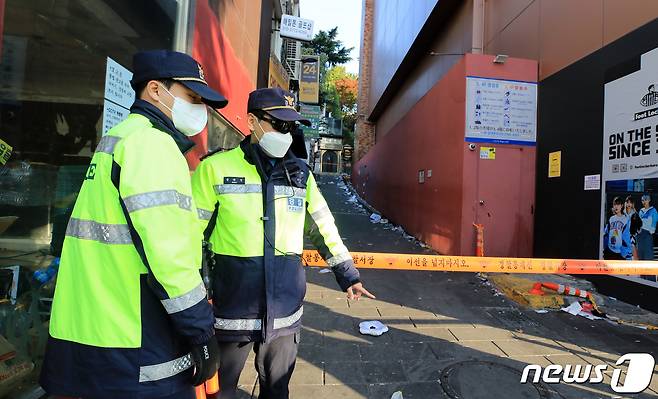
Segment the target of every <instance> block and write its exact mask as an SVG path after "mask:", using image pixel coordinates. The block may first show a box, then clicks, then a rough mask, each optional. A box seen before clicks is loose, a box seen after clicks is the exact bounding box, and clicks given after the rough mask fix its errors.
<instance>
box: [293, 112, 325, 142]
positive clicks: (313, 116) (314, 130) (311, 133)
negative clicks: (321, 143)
mask: <svg viewBox="0 0 658 399" xmlns="http://www.w3.org/2000/svg"><path fill="white" fill-rule="evenodd" d="M299 113H300V114H301V115H302V116H303V117H304V118H306V119H308V120H309V121H311V126H308V127H307V126H304V125H301V128H302V130H303V131H304V136H305V137H307V138H309V137H314V138H317V137H320V116H321V115H322V110H321V109H320V106H319V105H307V104H300V106H299Z"/></svg>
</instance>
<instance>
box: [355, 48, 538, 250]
mask: <svg viewBox="0 0 658 399" xmlns="http://www.w3.org/2000/svg"><path fill="white" fill-rule="evenodd" d="M492 60H493V57H492V56H486V55H474V54H467V55H466V56H465V57H463V58H462V59H461V60H460V61H459V62H458V63H457V64H456V65H455V66H454V67H453V68H452V69H451V70H450V71H449V72H448V73H447V74H446V75H445V76H444V77H443V78H442V79H441V80H440V81H439V82H438V83H437V84H436V85H435V86H434V87H433V88H432V89H431V90H429V91H428V92H427V94H425V96H424V97H423V98H422V99H421V100H420V101H419V102H418V103H416V104H415V105H414V106H413V107H412V108H411V110H410V111H409V112H408V113H407V114H406V115H405V116H404V117H403V118H402V119H401V120H400V121H399V122H398V123H397V124H396V125H395V126H394V127H393V129H392V130H391V131H390V132H389V133H388V134H385V135H383V137H382V136H379V137H382V139H381V140H380V141H379V142H377V143H376V145H375V146H374V147H373V148H372V150H370V152H368V153H367V154H366V155H365V156H364V157H363V158H362V159H361V160H360V161H359V162H358V163H357V164H356V165H355V167H354V168H353V175H352V179H353V182H354V185H355V187H356V188H357V190H358V191H359V193H360V194H361V195H362V196H363V197H364V198H365V199H366V200H367V201H369V202H370V203H371V204H372V205H373V206H374V207H375V208H377V209H379V210H380V211H381V212H382V213H383V214H384V215H385V216H386V217H387V218H388V219H390V220H391V221H392V222H394V223H398V224H401V225H402V226H403V227H404V228H405V230H407V231H408V232H409V233H411V234H413V235H415V236H416V237H418V238H420V239H421V240H423V241H425V242H426V243H428V244H429V245H431V246H432V247H433V248H434V249H435V250H437V251H438V252H439V253H443V254H463V255H472V254H474V252H475V235H474V229H473V226H472V223H474V222H477V221H478V211H480V214H481V210H480V209H478V207H479V202H478V201H479V199H478V198H479V197H480V196H482V195H483V194H487V195H486V198H487V200H488V203H487V206H488V207H490V208H491V209H494V208H495V209H505V204H501V203H498V202H499V201H500V199H503V197H504V196H497V195H496V193H495V192H493V193H491V192H487V193H483V192H482V191H480V192H478V184H477V181H478V160H479V156H477V155H479V151H469V149H468V144H469V143H466V142H465V141H464V129H465V101H466V98H465V94H466V76H468V75H473V76H482V77H491V78H499V79H515V80H525V81H536V80H537V63H536V62H535V61H529V60H517V59H508V60H507V62H506V63H505V64H504V65H500V64H493V63H492ZM485 146H486V145H485ZM490 146H494V145H490ZM495 147H514V148H516V149H517V150H518V151H520V152H521V155H520V157H518V158H517V161H518V160H519V159H520V162H516V163H515V164H513V165H509V166H508V167H507V166H505V167H503V168H502V169H503V170H506V168H507V169H509V170H513V171H515V172H518V173H519V177H518V178H515V179H514V181H512V182H511V183H510V184H511V185H512V186H515V187H518V188H519V193H520V194H519V196H520V197H521V199H520V200H519V203H523V204H524V207H526V208H527V212H525V213H527V214H528V215H525V216H518V215H517V214H519V213H523V212H521V211H520V210H519V211H518V212H517V211H516V210H512V214H514V216H515V217H514V218H511V219H510V218H505V220H506V221H505V227H504V229H503V230H504V231H506V234H507V235H508V237H509V239H507V240H501V239H497V237H489V236H488V234H487V229H486V225H485V253H486V252H487V248H489V249H490V251H489V253H490V254H494V253H496V254H498V253H499V252H500V251H508V252H509V251H511V248H510V246H509V244H508V243H509V242H511V241H512V240H513V237H518V236H519V235H524V237H525V236H527V235H529V238H528V239H526V238H522V239H520V240H518V243H515V244H514V246H515V248H514V252H516V253H514V254H511V253H509V255H517V256H530V254H531V251H532V233H531V232H532V227H533V226H532V215H531V213H530V211H529V210H530V207H531V206H532V205H533V204H534V164H535V163H534V159H535V158H534V157H535V150H534V147H523V149H522V150H519V146H500V145H495ZM474 154H476V156H473V155H474ZM501 161H502V162H505V160H504V159H501ZM492 162H494V161H492ZM498 165H499V166H500V165H501V164H500V163H499V164H498ZM485 166H486V165H485ZM522 168H524V169H525V170H526V171H527V173H521V169H522ZM420 170H424V171H425V173H426V174H427V171H428V170H432V177H428V176H427V175H426V177H425V183H423V184H419V182H418V172H419V171H420ZM512 175H513V174H512ZM521 175H523V177H522V176H521ZM500 178H501V179H506V178H508V174H506V173H505V174H504V175H502V176H500ZM494 191H495V190H494ZM498 197H501V198H500V199H499V198H498ZM525 213H524V214H525ZM517 216H518V217H517ZM498 220H500V219H497V225H496V227H498V230H500V222H499V221H498ZM491 230H495V229H491ZM522 233H523V234H522ZM499 244H502V245H499Z"/></svg>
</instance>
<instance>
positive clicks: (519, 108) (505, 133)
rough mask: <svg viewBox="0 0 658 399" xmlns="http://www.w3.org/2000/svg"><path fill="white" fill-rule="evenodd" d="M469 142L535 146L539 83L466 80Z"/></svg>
mask: <svg viewBox="0 0 658 399" xmlns="http://www.w3.org/2000/svg"><path fill="white" fill-rule="evenodd" d="M465 133H466V134H465V137H466V141H473V142H484V143H500V144H519V145H535V143H536V141H537V83H532V82H519V81H513V80H498V79H489V78H480V77H473V76H468V77H466V132H465Z"/></svg>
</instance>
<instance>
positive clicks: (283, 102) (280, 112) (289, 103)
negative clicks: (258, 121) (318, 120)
mask: <svg viewBox="0 0 658 399" xmlns="http://www.w3.org/2000/svg"><path fill="white" fill-rule="evenodd" d="M254 111H265V112H267V113H268V114H269V115H271V116H272V117H273V118H276V119H278V120H281V121H287V122H291V121H298V122H299V123H302V124H304V125H306V126H311V121H309V120H308V119H306V118H304V117H303V116H301V115H300V114H299V112H297V110H296V109H295V97H294V96H293V95H292V93H291V92H289V91H288V90H283V89H280V88H278V87H272V88H266V89H258V90H254V91H252V92H251V93H249V101H247V112H254Z"/></svg>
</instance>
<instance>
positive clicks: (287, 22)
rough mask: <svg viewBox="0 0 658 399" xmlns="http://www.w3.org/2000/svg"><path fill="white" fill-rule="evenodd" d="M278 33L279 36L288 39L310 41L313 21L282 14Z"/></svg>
mask: <svg viewBox="0 0 658 399" xmlns="http://www.w3.org/2000/svg"><path fill="white" fill-rule="evenodd" d="M279 34H280V35H281V37H287V38H290V39H296V40H303V41H307V42H308V41H311V40H312V39H313V21H311V20H310V19H303V18H299V17H294V16H292V15H285V14H284V15H283V16H281V31H280V32H279Z"/></svg>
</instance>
